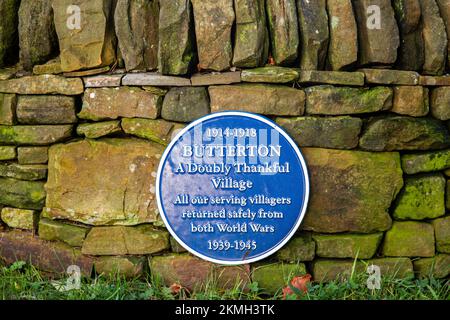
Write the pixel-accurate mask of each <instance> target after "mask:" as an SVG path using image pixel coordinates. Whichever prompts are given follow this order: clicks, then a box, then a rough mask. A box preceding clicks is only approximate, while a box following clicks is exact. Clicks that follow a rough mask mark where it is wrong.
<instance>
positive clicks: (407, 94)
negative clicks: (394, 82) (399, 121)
mask: <svg viewBox="0 0 450 320" xmlns="http://www.w3.org/2000/svg"><path fill="white" fill-rule="evenodd" d="M391 111H392V112H395V113H397V114H401V115H407V116H412V117H424V116H426V115H427V114H428V112H429V111H430V103H429V97H428V89H427V88H424V87H419V86H395V87H394V102H393V105H392V109H391Z"/></svg>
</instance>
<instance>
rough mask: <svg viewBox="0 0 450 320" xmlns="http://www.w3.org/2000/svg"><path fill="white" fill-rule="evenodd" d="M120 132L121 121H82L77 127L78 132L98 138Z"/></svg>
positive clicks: (81, 134) (88, 136) (90, 137)
mask: <svg viewBox="0 0 450 320" xmlns="http://www.w3.org/2000/svg"><path fill="white" fill-rule="evenodd" d="M119 132H122V128H121V126H120V121H104V122H95V123H82V124H79V125H78V127H77V134H78V135H79V136H84V137H86V138H89V139H97V138H101V137H104V136H107V135H110V134H115V133H119Z"/></svg>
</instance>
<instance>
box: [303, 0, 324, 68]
mask: <svg viewBox="0 0 450 320" xmlns="http://www.w3.org/2000/svg"><path fill="white" fill-rule="evenodd" d="M297 12H298V20H299V27H300V44H301V45H300V47H301V49H300V69H302V70H322V69H323V68H324V67H325V61H326V58H327V50H328V40H329V31H328V14H327V2H326V0H317V1H310V0H297Z"/></svg>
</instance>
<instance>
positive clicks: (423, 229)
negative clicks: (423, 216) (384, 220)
mask: <svg viewBox="0 0 450 320" xmlns="http://www.w3.org/2000/svg"><path fill="white" fill-rule="evenodd" d="M382 251H383V255H385V256H390V257H432V256H434V230H433V226H432V225H431V224H429V223H425V222H413V221H405V222H394V223H393V225H392V229H391V230H389V231H388V232H386V234H385V237H384V243H383V250H382Z"/></svg>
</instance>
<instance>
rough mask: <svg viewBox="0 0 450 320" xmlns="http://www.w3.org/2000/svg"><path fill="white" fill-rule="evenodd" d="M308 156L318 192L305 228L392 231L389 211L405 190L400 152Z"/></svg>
mask: <svg viewBox="0 0 450 320" xmlns="http://www.w3.org/2000/svg"><path fill="white" fill-rule="evenodd" d="M302 152H303V155H304V156H305V158H306V161H307V163H308V166H309V174H310V181H311V188H312V189H311V197H310V200H309V209H308V211H307V214H306V216H305V219H304V220H303V228H304V229H306V230H312V231H315V232H322V233H335V232H347V231H349V232H358V233H370V232H376V231H385V230H388V229H389V228H390V226H391V218H390V217H389V214H388V209H389V207H390V206H391V202H392V201H393V200H394V199H395V197H396V195H397V194H398V192H399V191H400V189H401V187H402V186H403V179H402V171H401V167H400V157H399V155H398V154H397V153H368V152H361V151H338V150H330V149H315V148H304V149H302ZM375 195H376V196H375Z"/></svg>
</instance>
